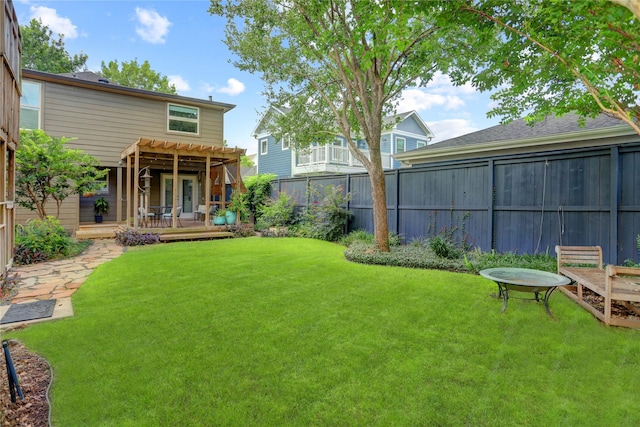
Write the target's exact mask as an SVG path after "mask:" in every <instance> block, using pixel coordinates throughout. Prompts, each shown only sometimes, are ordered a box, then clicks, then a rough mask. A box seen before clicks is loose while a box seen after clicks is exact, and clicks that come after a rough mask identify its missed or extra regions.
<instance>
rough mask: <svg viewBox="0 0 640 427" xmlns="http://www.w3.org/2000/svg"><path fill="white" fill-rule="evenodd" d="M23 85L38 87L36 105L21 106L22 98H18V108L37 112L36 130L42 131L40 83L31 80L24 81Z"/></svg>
mask: <svg viewBox="0 0 640 427" xmlns="http://www.w3.org/2000/svg"><path fill="white" fill-rule="evenodd" d="M22 83H23V84H24V83H29V84H33V85H36V86H38V94H39V96H38V105H31V104H23V103H22V97H20V108H25V109H31V110H37V111H38V127H37V128H36V129H42V96H43V94H42V83H40V82H34V81H31V80H24V81H23V82H22ZM29 130H33V129H29Z"/></svg>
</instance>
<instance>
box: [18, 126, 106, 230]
mask: <svg viewBox="0 0 640 427" xmlns="http://www.w3.org/2000/svg"><path fill="white" fill-rule="evenodd" d="M69 140H70V139H69V138H64V137H63V138H57V137H52V136H49V135H47V134H46V133H45V132H44V131H42V130H38V129H37V130H32V131H27V130H21V131H20V146H19V147H18V149H17V150H16V195H17V201H18V204H19V205H20V206H22V207H25V208H27V209H29V210H32V211H36V212H37V213H38V216H39V217H40V219H42V220H44V219H46V218H47V216H48V214H47V203H48V202H49V201H51V200H54V201H55V203H56V215H55V218H56V219H57V218H58V216H59V215H60V206H61V205H62V201H63V200H64V199H66V198H67V197H69V196H71V195H73V194H82V193H84V192H88V191H95V190H97V189H98V188H99V187H100V183H99V182H97V180H98V179H100V178H103V177H104V176H105V175H106V174H107V173H108V169H99V166H100V164H99V162H98V160H97V159H96V158H95V157H93V156H90V155H88V154H86V153H84V152H82V151H81V150H72V149H67V148H65V147H64V144H65V143H66V142H67V141H69Z"/></svg>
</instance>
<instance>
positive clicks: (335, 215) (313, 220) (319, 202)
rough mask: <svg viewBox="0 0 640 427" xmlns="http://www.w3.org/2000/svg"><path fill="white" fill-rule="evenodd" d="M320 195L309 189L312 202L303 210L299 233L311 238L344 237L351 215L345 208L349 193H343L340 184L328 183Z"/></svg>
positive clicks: (334, 240) (331, 238)
mask: <svg viewBox="0 0 640 427" xmlns="http://www.w3.org/2000/svg"><path fill="white" fill-rule="evenodd" d="M323 192H324V195H321V194H320V193H319V192H318V191H317V190H315V189H313V190H311V194H310V197H309V198H310V199H313V200H314V203H313V204H311V206H309V209H307V211H306V212H305V214H304V216H303V218H302V222H301V224H300V226H299V229H298V232H299V235H301V236H304V237H310V238H313V239H320V240H326V241H329V242H337V241H339V240H340V239H341V238H342V237H344V234H345V229H346V228H347V224H348V223H349V220H350V219H351V217H352V216H353V214H352V213H351V212H349V210H348V209H347V208H346V206H347V203H349V200H350V199H351V194H350V193H347V194H343V189H342V187H341V186H335V185H328V186H326V187H325V188H324V190H323Z"/></svg>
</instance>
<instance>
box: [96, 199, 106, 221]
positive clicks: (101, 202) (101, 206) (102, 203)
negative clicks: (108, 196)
mask: <svg viewBox="0 0 640 427" xmlns="http://www.w3.org/2000/svg"><path fill="white" fill-rule="evenodd" d="M93 210H94V211H95V213H96V217H95V219H96V222H97V223H98V224H99V223H101V222H102V215H104V214H106V213H109V202H107V201H106V200H105V199H104V197H100V198H99V199H96V200H95V202H93Z"/></svg>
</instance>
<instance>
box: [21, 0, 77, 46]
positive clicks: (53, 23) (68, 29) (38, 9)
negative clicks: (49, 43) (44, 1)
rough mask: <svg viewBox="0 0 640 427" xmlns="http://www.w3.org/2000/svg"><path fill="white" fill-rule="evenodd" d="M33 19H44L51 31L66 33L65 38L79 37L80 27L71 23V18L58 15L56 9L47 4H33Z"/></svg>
mask: <svg viewBox="0 0 640 427" xmlns="http://www.w3.org/2000/svg"><path fill="white" fill-rule="evenodd" d="M29 10H30V11H31V19H36V20H40V21H42V24H43V25H45V26H47V27H49V29H50V30H51V31H53V32H54V33H57V34H59V35H64V38H65V39H75V38H76V37H78V27H77V26H75V25H73V24H72V23H71V20H70V19H69V18H63V17H62V16H58V12H57V11H56V10H55V9H51V8H50V7H45V6H31V7H30V8H29Z"/></svg>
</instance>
